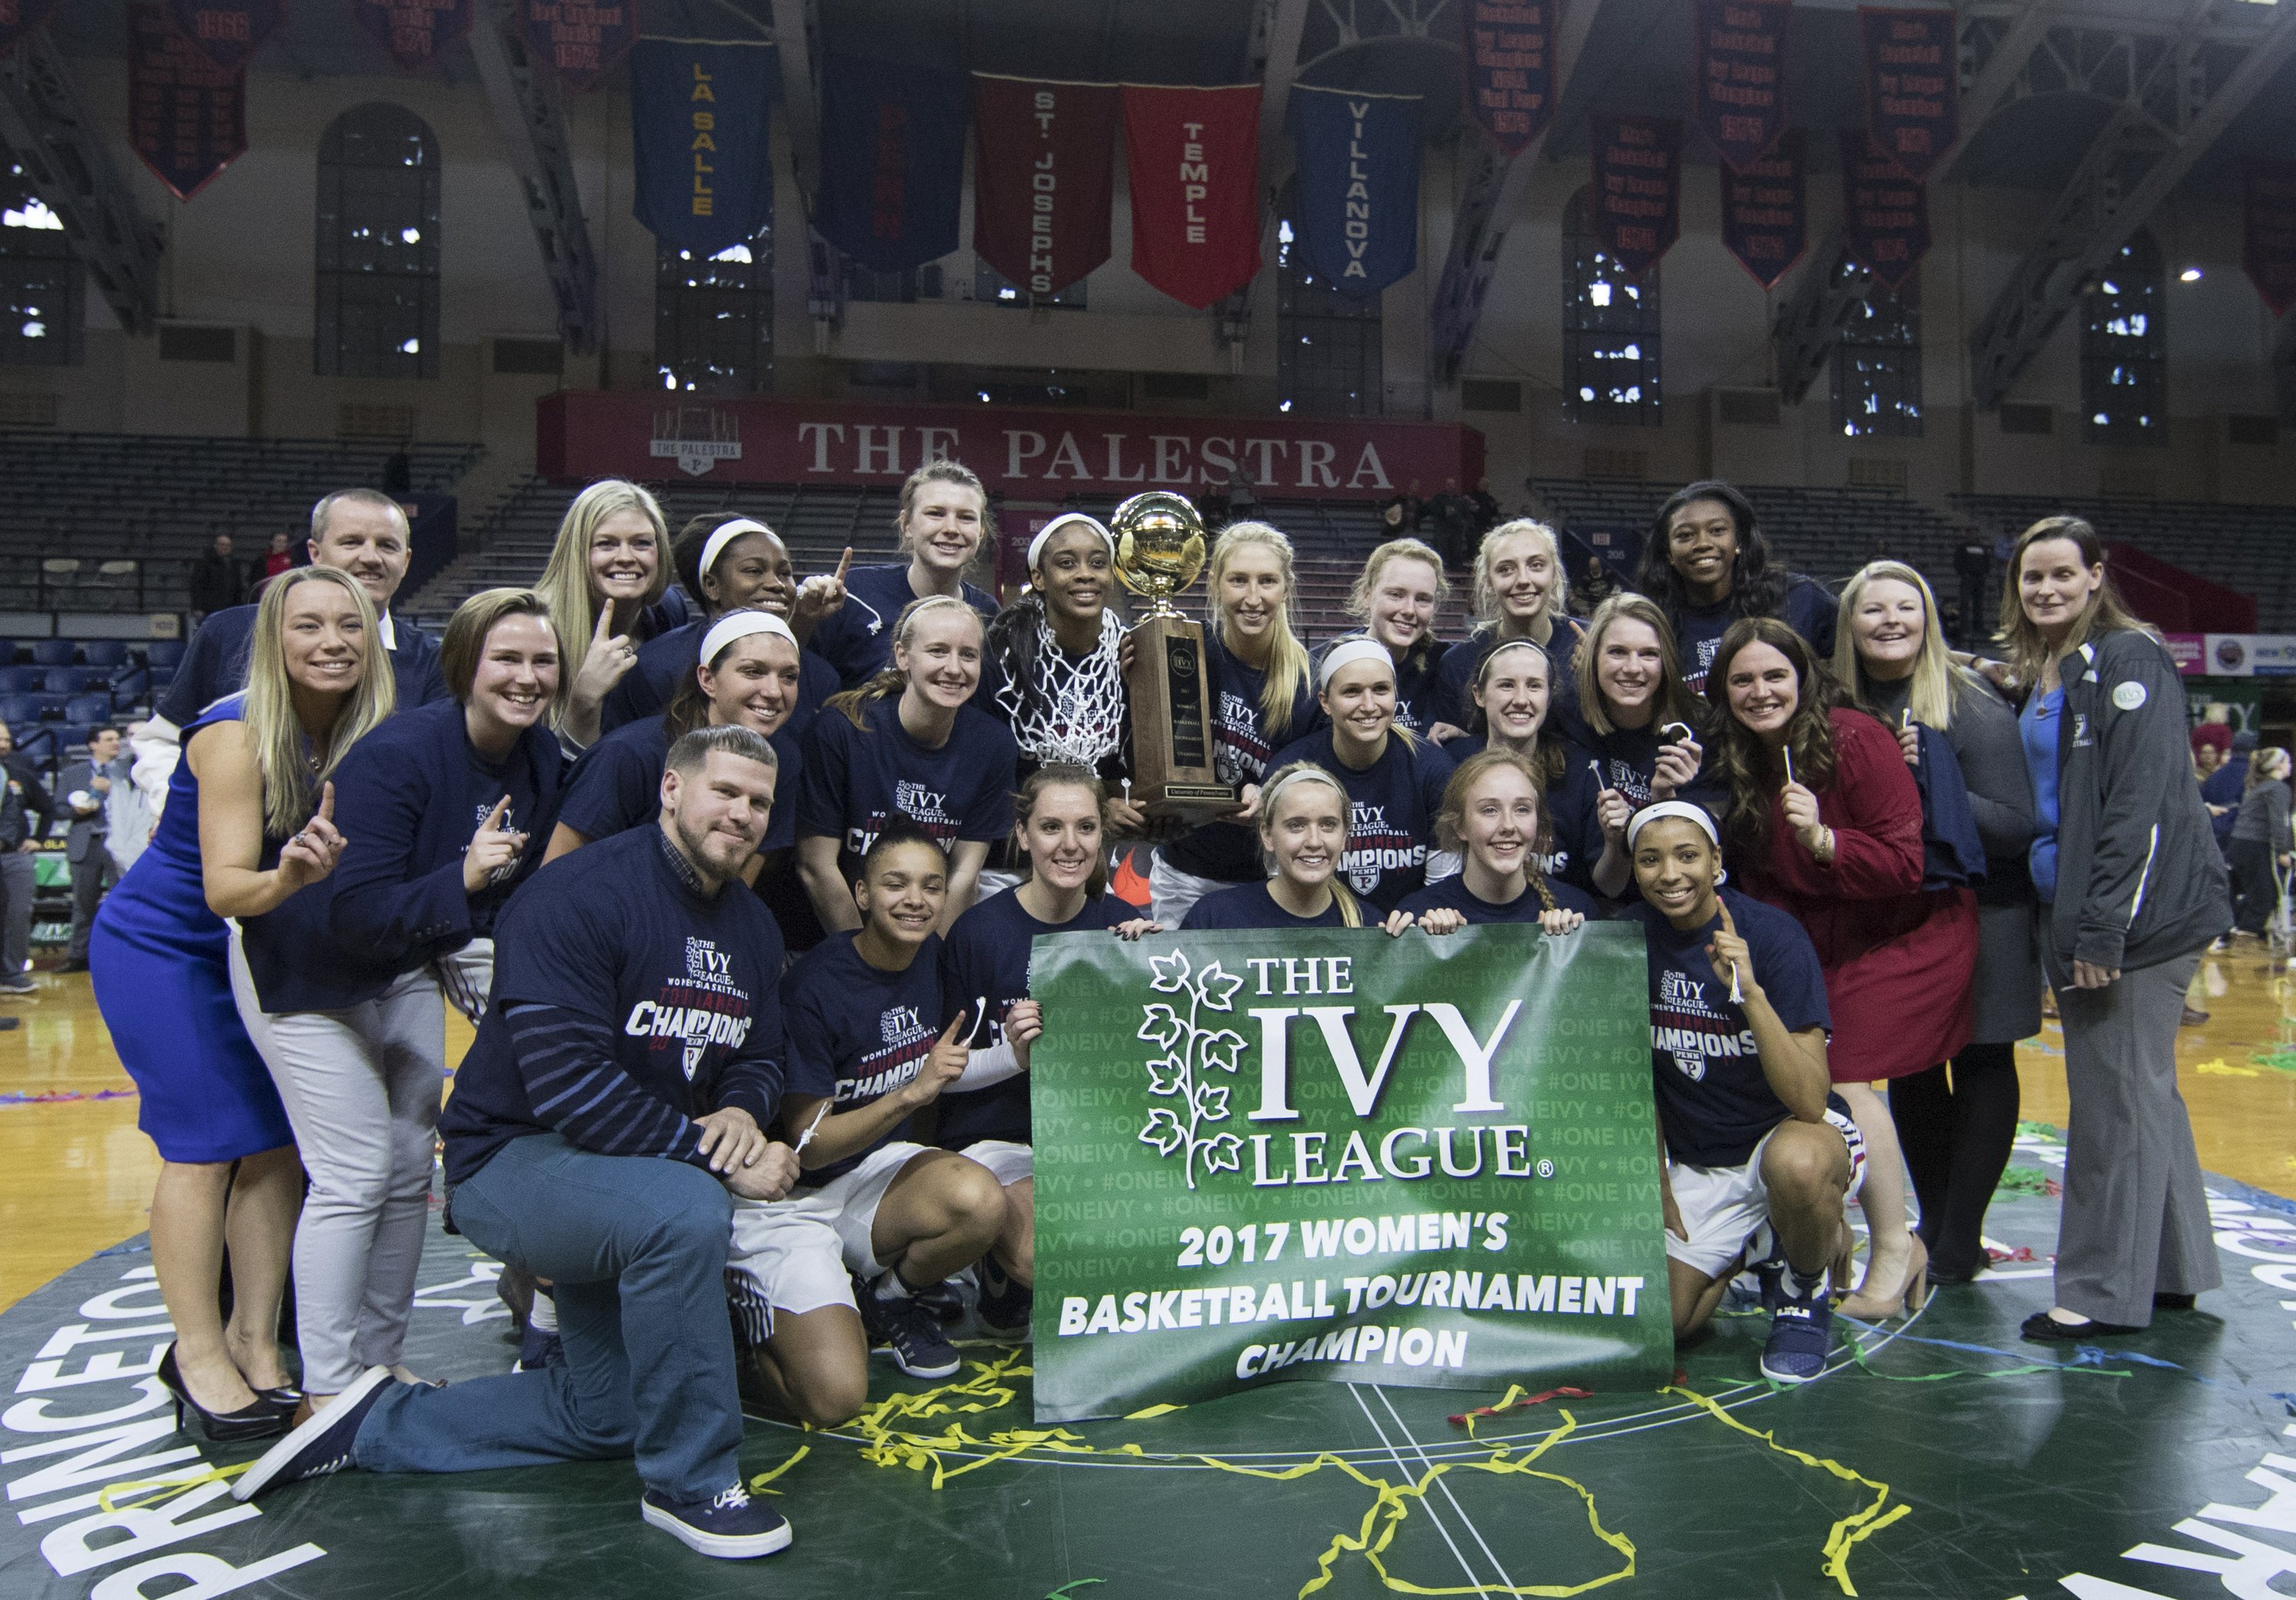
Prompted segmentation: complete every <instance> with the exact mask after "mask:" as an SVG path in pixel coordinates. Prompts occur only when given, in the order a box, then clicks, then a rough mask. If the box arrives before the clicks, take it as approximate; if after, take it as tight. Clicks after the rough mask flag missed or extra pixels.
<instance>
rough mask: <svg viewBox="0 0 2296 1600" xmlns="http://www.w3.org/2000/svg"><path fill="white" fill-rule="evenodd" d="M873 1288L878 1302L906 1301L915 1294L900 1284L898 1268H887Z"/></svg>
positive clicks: (905, 1285)
mask: <svg viewBox="0 0 2296 1600" xmlns="http://www.w3.org/2000/svg"><path fill="white" fill-rule="evenodd" d="M873 1288H874V1289H875V1291H876V1297H877V1298H878V1299H879V1300H906V1299H908V1298H909V1296H910V1295H912V1294H914V1293H915V1292H916V1291H915V1290H914V1289H912V1288H910V1287H909V1286H908V1285H907V1284H905V1283H903V1282H901V1269H900V1268H898V1267H889V1268H886V1269H885V1274H884V1276H882V1277H880V1278H879V1279H878V1280H877V1282H876V1283H875V1284H874V1285H873Z"/></svg>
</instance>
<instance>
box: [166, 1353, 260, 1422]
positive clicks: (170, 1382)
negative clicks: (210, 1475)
mask: <svg viewBox="0 0 2296 1600" xmlns="http://www.w3.org/2000/svg"><path fill="white" fill-rule="evenodd" d="M160 1383H164V1384H166V1385H167V1386H168V1393H169V1394H172V1395H174V1396H175V1397H176V1432H181V1433H192V1434H193V1435H194V1436H195V1437H198V1438H203V1439H205V1440H207V1441H208V1442H209V1444H249V1443H252V1442H253V1441H254V1440H258V1439H272V1438H275V1437H276V1436H278V1435H279V1434H282V1433H284V1432H287V1417H288V1412H287V1411H285V1410H282V1409H281V1408H280V1407H279V1406H278V1405H277V1403H276V1402H275V1401H273V1400H271V1399H266V1397H265V1396H263V1395H261V1394H258V1395H257V1396H256V1397H255V1403H254V1404H253V1405H251V1406H242V1407H240V1408H239V1409H238V1410H236V1411H210V1410H209V1409H208V1408H207V1407H204V1406H202V1405H201V1404H200V1403H199V1401H197V1400H195V1399H193V1398H192V1391H191V1390H190V1388H189V1387H188V1386H187V1385H186V1384H185V1383H184V1374H183V1373H182V1371H181V1370H180V1369H179V1368H178V1367H177V1366H176V1347H175V1346H174V1345H172V1344H170V1345H169V1346H168V1349H167V1353H166V1354H164V1355H162V1356H161V1357H160ZM186 1410H189V1411H190V1412H191V1413H192V1415H194V1416H196V1417H198V1418H199V1419H200V1422H199V1426H198V1428H197V1429H193V1428H188V1427H186V1426H185V1425H184V1412H185V1411H186Z"/></svg>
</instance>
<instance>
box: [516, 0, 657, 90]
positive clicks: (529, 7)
mask: <svg viewBox="0 0 2296 1600" xmlns="http://www.w3.org/2000/svg"><path fill="white" fill-rule="evenodd" d="M518 25H519V28H520V30H521V32H523V33H524V34H525V36H526V48H527V50H528V52H529V53H530V54H533V55H536V56H539V57H540V58H541V59H542V60H544V61H545V62H549V63H550V65H551V68H552V70H554V71H555V72H556V73H557V74H558V80H559V82H561V83H562V84H564V85H565V86H567V87H569V88H571V89H586V88H588V87H589V86H591V85H592V84H594V83H595V82H597V81H598V77H599V75H600V74H601V73H603V72H604V71H605V70H606V69H607V68H609V67H611V66H612V65H613V64H614V63H615V62H618V61H619V60H621V59H622V53H623V52H624V51H626V50H627V49H628V48H629V47H630V45H632V44H633V43H634V42H635V40H636V38H637V37H638V6H637V0H608V3H604V4H602V3H601V0H519V7H518Z"/></svg>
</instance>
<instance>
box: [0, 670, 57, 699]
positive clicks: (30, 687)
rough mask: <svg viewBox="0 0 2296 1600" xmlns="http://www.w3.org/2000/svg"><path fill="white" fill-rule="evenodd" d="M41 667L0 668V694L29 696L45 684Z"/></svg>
mask: <svg viewBox="0 0 2296 1600" xmlns="http://www.w3.org/2000/svg"><path fill="white" fill-rule="evenodd" d="M47 678H48V674H47V669H45V668H42V667H0V694H30V693H37V691H38V690H39V689H40V688H41V686H42V685H45V683H46V682H47Z"/></svg>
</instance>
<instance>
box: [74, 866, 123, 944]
mask: <svg viewBox="0 0 2296 1600" xmlns="http://www.w3.org/2000/svg"><path fill="white" fill-rule="evenodd" d="M117 882H119V863H118V862H116V861H114V860H113V859H112V858H111V851H110V850H108V849H104V848H103V841H102V838H101V837H99V838H98V839H97V840H96V841H95V843H94V848H93V849H90V850H89V851H88V852H87V858H86V860H84V861H75V862H73V863H72V864H71V891H72V931H71V958H72V959H73V960H74V961H86V959H87V934H88V930H89V929H91V928H93V927H94V926H95V908H96V907H97V906H98V905H100V904H101V903H102V900H103V891H104V890H107V889H109V888H111V886H112V885H113V884H114V883H117Z"/></svg>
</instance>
